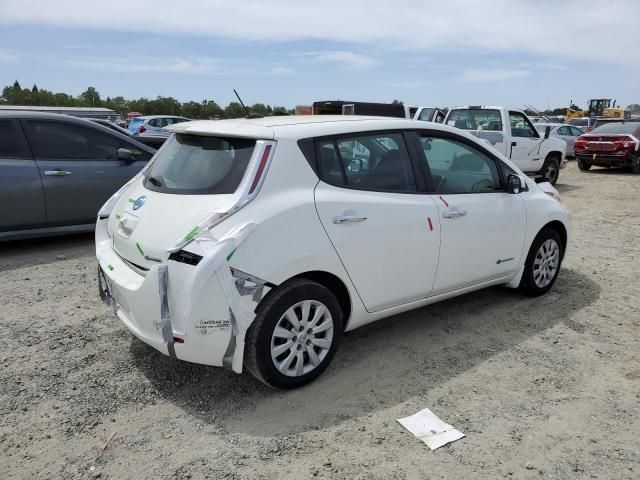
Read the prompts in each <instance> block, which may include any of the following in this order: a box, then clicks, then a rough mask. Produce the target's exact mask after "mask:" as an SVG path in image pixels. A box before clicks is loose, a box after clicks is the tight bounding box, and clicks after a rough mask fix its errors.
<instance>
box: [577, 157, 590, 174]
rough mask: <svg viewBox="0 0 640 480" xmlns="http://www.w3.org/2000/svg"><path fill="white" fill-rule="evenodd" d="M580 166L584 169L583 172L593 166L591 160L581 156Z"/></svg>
mask: <svg viewBox="0 0 640 480" xmlns="http://www.w3.org/2000/svg"><path fill="white" fill-rule="evenodd" d="M578 168H579V169H580V170H582V171H583V172H586V171H587V170H589V169H590V168H591V164H590V163H589V162H587V161H586V160H583V159H581V158H579V159H578Z"/></svg>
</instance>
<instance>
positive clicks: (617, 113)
mask: <svg viewBox="0 0 640 480" xmlns="http://www.w3.org/2000/svg"><path fill="white" fill-rule="evenodd" d="M588 105H589V108H588V109H587V110H581V109H580V108H579V107H578V106H576V105H575V104H574V103H573V100H571V101H570V102H569V108H567V113H566V115H565V117H566V119H567V120H571V119H572V118H580V117H599V118H624V117H625V111H624V108H622V107H616V101H615V100H614V101H613V104H612V103H611V99H610V98H594V99H592V100H589V103H588Z"/></svg>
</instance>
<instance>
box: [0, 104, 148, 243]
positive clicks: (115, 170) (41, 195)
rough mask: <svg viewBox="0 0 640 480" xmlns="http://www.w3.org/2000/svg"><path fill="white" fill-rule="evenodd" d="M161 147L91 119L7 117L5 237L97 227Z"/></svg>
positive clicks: (1, 130)
mask: <svg viewBox="0 0 640 480" xmlns="http://www.w3.org/2000/svg"><path fill="white" fill-rule="evenodd" d="M154 153H155V150H154V149H152V148H150V147H148V146H146V145H143V144H141V143H139V142H136V141H135V140H132V139H131V138H129V137H128V136H126V135H122V134H120V133H117V132H116V131H114V130H111V129H108V128H106V127H103V126H101V125H97V124H96V123H94V122H91V121H89V120H84V119H80V118H77V117H71V116H67V115H60V114H43V113H35V112H25V113H19V112H11V113H1V114H0V206H1V207H0V240H12V239H17V238H26V237H38V236H47V235H55V234H63V233H72V232H80V231H90V230H92V229H93V228H94V225H95V217H96V214H97V212H98V210H99V209H100V206H101V205H102V204H103V203H104V202H105V200H106V199H108V198H109V197H110V196H111V195H113V193H114V192H116V191H117V190H118V189H119V188H120V187H121V186H122V185H124V184H125V183H126V182H127V181H128V180H129V179H130V178H131V177H133V176H135V175H136V174H137V173H138V172H139V171H140V170H141V169H142V167H143V166H144V165H146V163H147V162H148V161H149V160H150V159H151V157H152V156H153V154H154Z"/></svg>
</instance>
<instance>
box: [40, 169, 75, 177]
mask: <svg viewBox="0 0 640 480" xmlns="http://www.w3.org/2000/svg"><path fill="white" fill-rule="evenodd" d="M44 174H45V175H47V176H49V177H66V176H67V175H71V172H70V171H69V170H45V172H44Z"/></svg>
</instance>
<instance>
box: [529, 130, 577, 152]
mask: <svg viewBox="0 0 640 480" xmlns="http://www.w3.org/2000/svg"><path fill="white" fill-rule="evenodd" d="M533 126H534V127H536V130H538V133H539V134H540V135H542V136H544V133H545V130H546V128H547V127H550V128H551V131H550V133H549V136H550V137H555V138H559V139H560V140H564V141H565V143H566V144H567V157H568V158H573V156H574V154H573V145H574V144H575V142H576V138H578V137H579V136H580V135H583V134H584V133H585V132H584V130H582V129H581V128H578V127H574V126H573V125H567V124H566V123H534V124H533Z"/></svg>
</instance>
